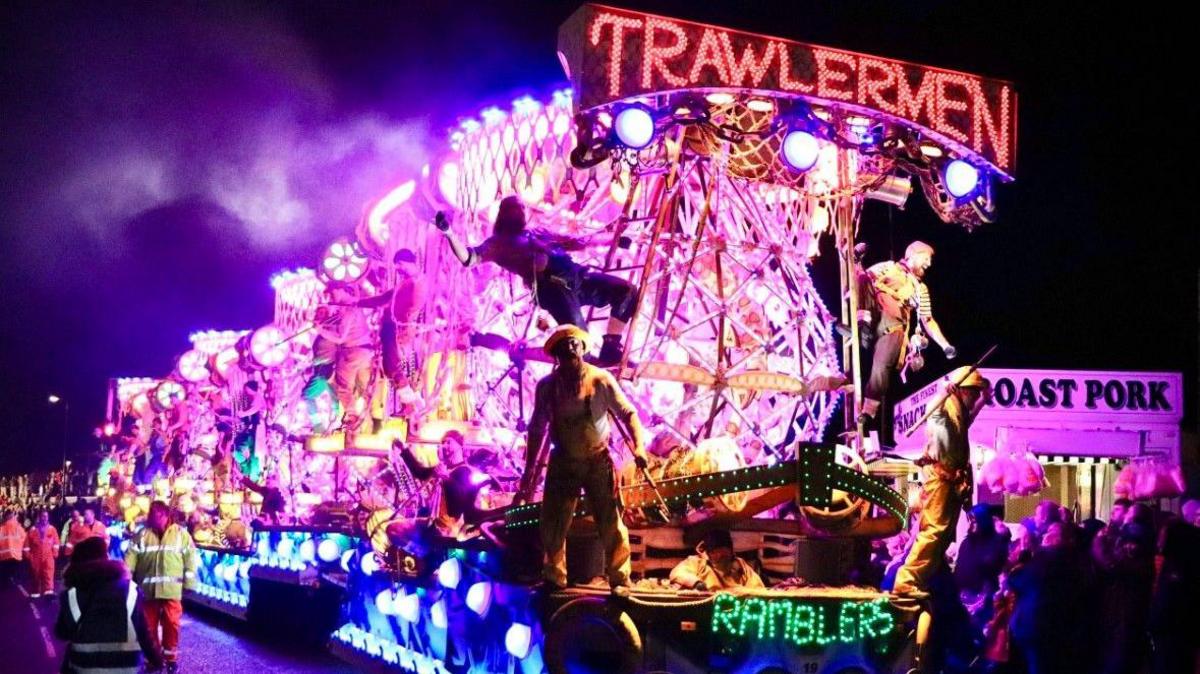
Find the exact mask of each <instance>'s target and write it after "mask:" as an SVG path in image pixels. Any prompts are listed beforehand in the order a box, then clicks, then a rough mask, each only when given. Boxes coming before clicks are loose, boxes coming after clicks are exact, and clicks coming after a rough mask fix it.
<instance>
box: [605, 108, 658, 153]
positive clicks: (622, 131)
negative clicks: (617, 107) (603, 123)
mask: <svg viewBox="0 0 1200 674" xmlns="http://www.w3.org/2000/svg"><path fill="white" fill-rule="evenodd" d="M613 131H614V132H615V133H616V134H617V140H619V141H621V144H622V145H624V146H626V147H628V148H630V149H631V150H640V149H642V148H644V147H646V146H647V145H649V144H650V141H652V140H654V117H653V116H652V115H651V114H650V111H649V110H648V109H646V108H645V107H644V106H641V105H631V106H629V107H628V108H625V109H624V110H622V111H620V112H618V113H617V117H616V119H615V120H614V121H613Z"/></svg>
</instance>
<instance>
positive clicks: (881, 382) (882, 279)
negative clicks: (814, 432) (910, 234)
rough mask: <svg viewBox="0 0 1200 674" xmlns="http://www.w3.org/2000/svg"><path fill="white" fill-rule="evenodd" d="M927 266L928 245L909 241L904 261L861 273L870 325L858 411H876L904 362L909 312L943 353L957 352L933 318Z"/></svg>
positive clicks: (868, 414)
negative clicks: (867, 371)
mask: <svg viewBox="0 0 1200 674" xmlns="http://www.w3.org/2000/svg"><path fill="white" fill-rule="evenodd" d="M932 264H933V246H930V245H929V244H927V243H924V242H922V241H913V242H912V243H910V244H908V248H906V249H905V250H904V259H903V260H900V261H899V262H893V261H891V260H888V261H886V262H880V263H879V264H876V265H874V266H872V267H871V268H869V269H867V270H866V272H865V273H864V277H865V278H863V279H862V280H861V284H862V288H863V290H864V292H863V293H862V295H863V297H862V299H863V302H862V303H861V304H860V306H862V307H863V308H862V309H860V312H865V313H861V318H863V319H866V320H865V321H864V322H866V323H868V324H872V323H873V324H874V326H875V327H874V331H873V335H874V348H873V351H872V358H871V376H870V378H869V379H868V380H867V383H866V386H865V387H864V388H865V389H866V390H865V391H864V392H863V405H862V414H863V415H864V416H865V417H875V415H876V414H878V412H879V405H880V401H882V400H883V396H884V395H885V394H886V393H887V390H888V387H889V386H890V385H891V382H892V377H893V376H894V374H895V373H896V371H897V370H898V369H899V368H900V366H901V365H903V364H904V357H905V354H906V351H907V349H908V340H909V333H910V329H911V327H912V316H913V312H914V311H915V312H916V316H917V320H918V322H919V323H920V326H921V327H922V328H923V329H924V330H925V332H927V333H929V337H930V338H932V339H933V341H934V342H937V345H938V346H940V347H942V352H943V353H945V354H946V357H947V358H950V359H953V358H954V357H955V356H957V355H958V352H957V350H956V349H955V348H954V347H953V346H952V345H951V344H950V341H949V340H947V339H946V336H945V335H944V334H942V328H941V326H939V325H938V322H937V321H936V320H934V318H933V309H932V305H931V304H930V301H929V289H928V288H926V287H925V283H924V281H923V280H922V279H924V278H925V272H926V271H928V270H929V267H930V266H931V265H932ZM871 307H874V309H875V310H877V311H878V314H879V315H878V316H875V315H872V313H871Z"/></svg>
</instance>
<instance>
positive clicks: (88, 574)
mask: <svg viewBox="0 0 1200 674" xmlns="http://www.w3.org/2000/svg"><path fill="white" fill-rule="evenodd" d="M107 551H108V546H107V545H106V544H105V543H104V539H102V538H100V537H98V536H92V537H89V538H86V539H84V540H83V541H81V542H80V543H79V545H76V546H75V548H74V551H73V552H72V553H71V562H70V565H69V566H67V569H66V571H65V572H64V573H63V582H64V584H65V585H66V586H67V590H66V592H64V593H63V597H62V602H61V603H60V604H59V609H58V621H57V622H56V623H55V626H54V632H55V634H56V635H57V636H58V638H59V639H62V640H63V641H66V642H67V649H66V656H65V658H64V660H63V666H62V671H63V672H66V673H68V674H89V673H91V672H104V673H105V674H136V672H137V671H138V667H139V665H140V664H141V656H142V654H143V653H145V655H146V661H147V664H148V669H147V671H155V670H158V669H160V668H161V667H162V658H161V656H160V655H159V653H158V651H157V650H156V648H155V645H154V642H153V640H151V638H150V631H149V630H148V629H147V628H146V619H145V617H144V616H143V614H142V607H141V605H140V602H139V595H138V589H137V585H136V584H135V583H133V582H132V581H131V580H130V578H129V570H128V569H127V568H125V565H124V564H123V563H121V562H119V561H116V560H110V559H108V558H107V557H106V553H107Z"/></svg>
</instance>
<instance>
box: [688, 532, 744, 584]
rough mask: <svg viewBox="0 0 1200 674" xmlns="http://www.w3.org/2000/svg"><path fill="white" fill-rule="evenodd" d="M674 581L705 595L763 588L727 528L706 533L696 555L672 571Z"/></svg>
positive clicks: (697, 547)
mask: <svg viewBox="0 0 1200 674" xmlns="http://www.w3.org/2000/svg"><path fill="white" fill-rule="evenodd" d="M671 582H672V583H675V584H676V585H678V586H680V587H682V588H684V589H688V590H700V591H702V592H703V591H709V590H732V589H734V588H738V587H746V588H755V587H763V582H762V578H760V577H759V575H758V572H757V571H755V570H754V567H753V566H750V564H748V563H747V562H746V560H744V559H742V558H741V557H738V556H737V555H736V554H734V552H733V537H732V536H730V535H729V532H728V531H727V530H725V529H712V530H710V531H709V532H708V533H707V534H705V535H704V540H703V541H701V542H700V544H699V545H697V546H696V554H694V555H692V556H690V557H688V558H687V559H685V560H683V561H682V562H680V563H679V564H676V565H675V568H674V569H671Z"/></svg>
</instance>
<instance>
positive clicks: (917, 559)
mask: <svg viewBox="0 0 1200 674" xmlns="http://www.w3.org/2000/svg"><path fill="white" fill-rule="evenodd" d="M924 475H925V484H924V485H923V487H922V489H921V492H922V500H923V502H924V505H923V506H922V508H921V523H920V529H919V530H918V532H917V540H916V541H915V542H914V543H913V546H912V550H910V551H909V553H908V558H907V559H905V560H904V566H901V567H900V570H899V571H897V572H896V586H895V591H896V593H897V594H902V593H904V592H906V591H908V590H912V589H916V590H922V591H927V590H928V588H929V579H930V578H932V577H933V574H934V572H936V571H937V570H938V565H939V564H944V563H945V562H946V549H947V548H948V547H950V543H951V541H953V540H954V531H955V529H956V528H957V527H958V515H959V513H960V512H961V511H962V509H963V503H964V502H965V501H966V498H967V494H969V493H970V492H969V490H966V489H961V490H960V488H959V487H960V485H959V484H957V483H956V482H954V481H952V480H949V479H946V476H945V475H943V474H941V473H940V472H939V470H938V469H937V467H936V466H925V469H924ZM967 479H968V480H969V479H970V478H969V477H968V478H967Z"/></svg>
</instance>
